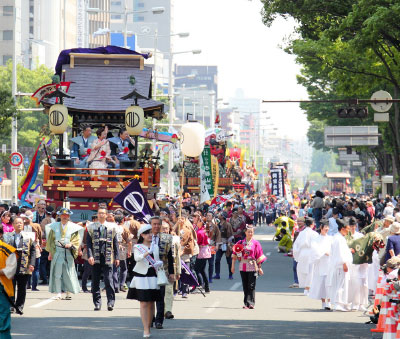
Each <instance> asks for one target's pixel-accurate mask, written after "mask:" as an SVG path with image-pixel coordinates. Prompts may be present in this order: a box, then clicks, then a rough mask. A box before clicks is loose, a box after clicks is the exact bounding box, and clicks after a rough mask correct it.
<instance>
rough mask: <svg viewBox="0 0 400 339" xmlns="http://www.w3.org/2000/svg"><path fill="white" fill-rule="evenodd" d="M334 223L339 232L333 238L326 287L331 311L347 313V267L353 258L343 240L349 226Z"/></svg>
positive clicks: (348, 276)
mask: <svg viewBox="0 0 400 339" xmlns="http://www.w3.org/2000/svg"><path fill="white" fill-rule="evenodd" d="M336 222H337V224H338V231H339V232H338V233H336V234H335V235H334V237H333V243H332V250H331V260H330V265H329V273H328V279H327V286H328V291H329V297H330V299H331V303H332V307H333V310H336V311H344V312H346V311H349V308H348V306H349V300H348V299H349V298H348V294H349V281H350V272H349V267H350V264H352V263H353V256H352V254H351V251H350V248H349V246H347V242H346V239H345V236H346V235H347V234H348V233H349V226H348V225H345V224H344V222H343V221H342V220H337V221H336Z"/></svg>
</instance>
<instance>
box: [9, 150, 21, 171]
mask: <svg viewBox="0 0 400 339" xmlns="http://www.w3.org/2000/svg"><path fill="white" fill-rule="evenodd" d="M23 160H24V158H23V157H22V154H21V153H19V152H14V153H11V155H10V165H11V166H13V167H15V168H16V167H19V166H21V164H22V161H23Z"/></svg>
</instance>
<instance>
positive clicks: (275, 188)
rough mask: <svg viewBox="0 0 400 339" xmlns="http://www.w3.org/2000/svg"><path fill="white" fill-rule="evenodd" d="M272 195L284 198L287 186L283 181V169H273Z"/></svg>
mask: <svg viewBox="0 0 400 339" xmlns="http://www.w3.org/2000/svg"><path fill="white" fill-rule="evenodd" d="M270 174H271V194H272V195H275V196H276V197H282V198H283V197H284V195H285V186H284V181H283V169H281V168H271V171H270Z"/></svg>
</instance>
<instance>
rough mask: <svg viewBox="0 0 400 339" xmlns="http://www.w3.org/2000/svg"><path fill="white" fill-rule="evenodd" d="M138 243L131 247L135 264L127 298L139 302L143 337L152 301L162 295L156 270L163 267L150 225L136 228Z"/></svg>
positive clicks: (146, 332) (151, 308)
mask: <svg viewBox="0 0 400 339" xmlns="http://www.w3.org/2000/svg"><path fill="white" fill-rule="evenodd" d="M138 237H139V240H138V243H137V244H136V245H135V246H134V247H133V254H134V256H135V261H136V265H135V267H134V268H133V279H132V281H131V285H130V288H129V291H128V295H127V299H135V300H138V301H139V302H140V317H141V318H142V323H143V329H144V332H143V337H144V338H148V337H150V326H151V324H152V322H153V317H154V306H155V305H154V303H155V302H156V301H160V300H161V299H162V298H163V295H162V293H161V290H160V286H158V284H157V270H158V269H159V268H160V267H163V262H162V261H161V260H160V255H159V253H160V249H159V247H158V244H157V243H156V242H155V241H152V240H153V233H152V227H151V225H150V224H144V225H142V226H141V227H140V229H139V230H138Z"/></svg>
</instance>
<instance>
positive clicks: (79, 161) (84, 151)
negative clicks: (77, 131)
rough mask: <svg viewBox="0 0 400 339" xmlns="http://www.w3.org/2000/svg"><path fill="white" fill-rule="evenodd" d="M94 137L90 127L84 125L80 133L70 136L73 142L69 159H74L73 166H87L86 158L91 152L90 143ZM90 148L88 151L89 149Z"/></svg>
mask: <svg viewBox="0 0 400 339" xmlns="http://www.w3.org/2000/svg"><path fill="white" fill-rule="evenodd" d="M95 140H96V137H95V136H94V135H92V129H91V127H90V126H86V127H84V129H83V131H82V135H79V136H77V137H75V138H72V139H71V141H72V142H73V145H72V150H71V159H73V160H74V166H75V167H78V168H86V167H88V164H87V159H88V156H89V155H90V153H91V151H92V150H91V148H90V147H91V145H92V143H93V141H95ZM89 150H90V151H89Z"/></svg>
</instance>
